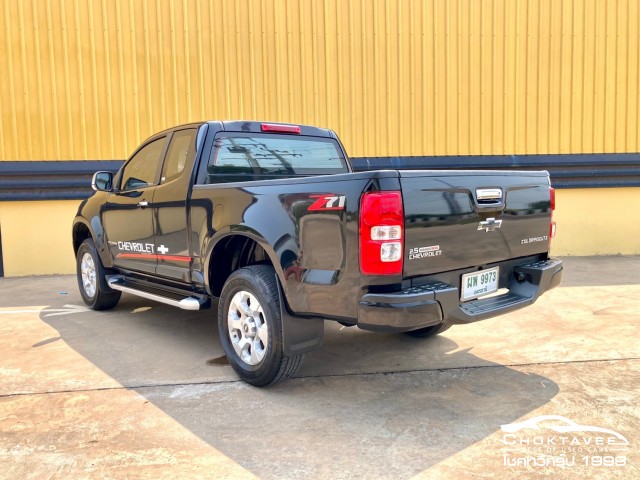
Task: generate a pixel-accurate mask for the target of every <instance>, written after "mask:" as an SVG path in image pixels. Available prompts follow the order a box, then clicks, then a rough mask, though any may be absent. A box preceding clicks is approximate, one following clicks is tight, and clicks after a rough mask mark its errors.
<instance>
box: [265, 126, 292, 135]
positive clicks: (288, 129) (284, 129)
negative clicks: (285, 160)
mask: <svg viewBox="0 0 640 480" xmlns="http://www.w3.org/2000/svg"><path fill="white" fill-rule="evenodd" d="M260 129H261V130H262V131H263V132H274V133H295V134H296V135H299V134H300V127H299V126H298V125H280V124H277V123H262V124H260Z"/></svg>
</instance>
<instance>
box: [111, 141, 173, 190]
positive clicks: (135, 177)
mask: <svg viewBox="0 0 640 480" xmlns="http://www.w3.org/2000/svg"><path fill="white" fill-rule="evenodd" d="M165 140H166V137H162V138H159V139H157V140H154V141H153V142H151V143H149V144H147V145H145V146H144V147H142V149H141V150H140V151H138V153H136V154H135V155H134V156H133V158H132V159H131V160H129V162H128V163H127V164H126V165H125V167H124V170H123V172H122V182H121V183H120V185H121V190H137V189H139V188H144V187H149V186H151V185H154V184H155V180H156V172H157V171H158V163H159V162H160V155H162V149H163V148H164V142H165Z"/></svg>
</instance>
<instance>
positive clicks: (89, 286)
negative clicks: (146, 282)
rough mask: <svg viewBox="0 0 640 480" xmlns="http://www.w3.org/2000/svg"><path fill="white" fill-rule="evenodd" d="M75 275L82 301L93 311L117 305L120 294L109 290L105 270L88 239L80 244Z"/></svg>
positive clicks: (90, 240) (91, 241)
mask: <svg viewBox="0 0 640 480" xmlns="http://www.w3.org/2000/svg"><path fill="white" fill-rule="evenodd" d="M76 273H77V277H78V287H80V295H81V296H82V300H83V301H84V303H86V304H87V305H88V306H89V307H91V308H92V309H93V310H107V309H109V308H113V307H115V306H116V305H117V304H118V302H119V301H120V295H121V292H118V291H115V290H112V289H111V288H109V285H108V284H107V279H106V270H105V268H104V267H103V266H102V262H101V261H100V257H99V256H98V251H97V250H96V246H95V244H94V243H93V240H92V239H90V238H87V239H86V240H85V241H84V242H82V244H81V245H80V248H79V249H78V254H77V256H76Z"/></svg>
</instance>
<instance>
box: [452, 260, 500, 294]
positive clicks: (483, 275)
mask: <svg viewBox="0 0 640 480" xmlns="http://www.w3.org/2000/svg"><path fill="white" fill-rule="evenodd" d="M499 277H500V267H494V268H488V269H487V270H480V271H479V272H473V273H465V274H464V275H462V283H461V285H460V300H461V301H463V302H466V301H467V300H473V299H474V298H478V297H481V296H483V295H488V294H490V293H493V292H496V291H497V290H498V278H499Z"/></svg>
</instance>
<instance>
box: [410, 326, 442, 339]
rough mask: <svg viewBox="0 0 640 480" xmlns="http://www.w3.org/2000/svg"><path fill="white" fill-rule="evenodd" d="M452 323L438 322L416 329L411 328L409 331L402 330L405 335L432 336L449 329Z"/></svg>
mask: <svg viewBox="0 0 640 480" xmlns="http://www.w3.org/2000/svg"><path fill="white" fill-rule="evenodd" d="M452 326H453V325H451V324H450V323H440V324H438V325H432V326H431V327H425V328H419V329H418V330H411V331H410V332H404V334H405V335H409V336H410V337H417V338H427V337H433V336H435V335H438V334H439V333H442V332H444V331H446V330H449V329H450V328H451V327H452Z"/></svg>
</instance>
